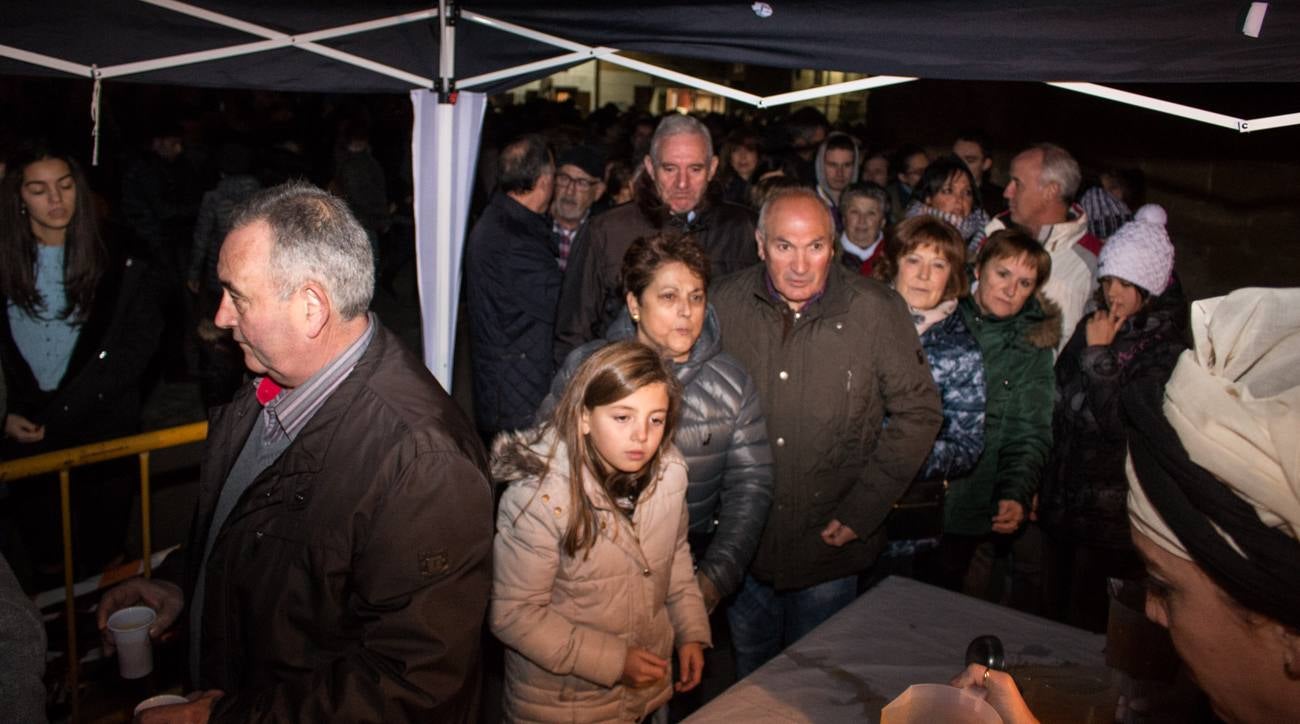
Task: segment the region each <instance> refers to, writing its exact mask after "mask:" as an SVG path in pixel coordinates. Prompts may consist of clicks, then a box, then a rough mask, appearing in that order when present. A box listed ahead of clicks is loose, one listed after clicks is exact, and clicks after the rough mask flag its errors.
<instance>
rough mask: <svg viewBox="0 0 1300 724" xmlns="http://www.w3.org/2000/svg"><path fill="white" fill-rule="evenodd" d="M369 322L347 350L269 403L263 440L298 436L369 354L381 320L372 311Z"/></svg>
mask: <svg viewBox="0 0 1300 724" xmlns="http://www.w3.org/2000/svg"><path fill="white" fill-rule="evenodd" d="M367 322H368V324H367V325H366V331H365V332H364V333H362V335H361V336H360V337H358V338H357V341H355V342H353V343H352V344H351V345H349V346H348V348H347V349H345V350H343V354H340V355H339V356H338V357H335V358H334V359H332V360H330V362H329V364H327V365H325V366H324V367H322V368H321V369H320V370H318V371H317V372H316V374H314V375H312V376H311V378H310V379H308V380H307V381H306V382H304V383H302V384H301V385H299V386H297V387H295V388H293V389H285V390H281V391H280V394H278V395H276V396H275V397H274V398H272V399H271V401H270V402H268V403H266V408H265V414H264V415H262V441H263V442H265V443H272V442H275V441H276V440H278V439H280V436H281V435H286V436H288V438H289V439H290V440H294V439H295V438H297V437H298V433H299V432H301V431H302V429H303V428H304V427H306V425H307V422H308V421H309V420H311V417H312V415H314V414H316V411H317V410H319V409H320V408H321V405H324V404H325V401H326V400H328V399H329V396H330V395H331V394H333V393H334V390H336V389H338V387H339V385H341V384H343V380H346V379H347V378H348V375H349V374H351V373H352V370H353V368H355V367H356V366H357V362H359V361H361V355H363V354H365V352H366V348H367V347H369V346H370V340H371V339H373V338H374V336H375V327H376V326H377V324H378V320H376V319H375V315H374V314H370V315H368V316H367ZM260 383H261V379H258V380H254V384H260Z"/></svg>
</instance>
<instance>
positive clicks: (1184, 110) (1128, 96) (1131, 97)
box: [1048, 83, 1245, 130]
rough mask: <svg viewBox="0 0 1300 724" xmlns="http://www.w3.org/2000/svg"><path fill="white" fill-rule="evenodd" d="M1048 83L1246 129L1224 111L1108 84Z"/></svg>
mask: <svg viewBox="0 0 1300 724" xmlns="http://www.w3.org/2000/svg"><path fill="white" fill-rule="evenodd" d="M1048 85H1050V86H1054V87H1056V88H1062V89H1064V90H1070V91H1074V92H1076V93H1083V94H1085V95H1090V96H1096V97H1098V98H1105V99H1106V100H1110V101H1115V102H1116V103H1123V104H1125V105H1130V106H1137V107H1138V108H1146V109H1147V110H1151V111H1156V112H1159V113H1167V114H1169V115H1171V116H1178V117H1180V118H1187V119H1190V120H1193V121H1200V122H1202V123H1209V124H1210V125H1213V126H1222V127H1223V128H1231V129H1234V130H1244V129H1242V124H1243V123H1245V121H1243V120H1242V119H1240V118H1234V117H1232V116H1227V115H1224V114H1222V113H1215V112H1213V111H1206V110H1202V109H1200V108H1193V107H1192V106H1185V105H1183V104H1181V103H1173V102H1171V101H1162V100H1160V99H1159V98H1151V97H1150V96H1144V95H1141V94H1139V93H1130V92H1128V91H1122V90H1118V89H1116V88H1108V87H1107V86H1104V85H1097V84H1096V83H1048Z"/></svg>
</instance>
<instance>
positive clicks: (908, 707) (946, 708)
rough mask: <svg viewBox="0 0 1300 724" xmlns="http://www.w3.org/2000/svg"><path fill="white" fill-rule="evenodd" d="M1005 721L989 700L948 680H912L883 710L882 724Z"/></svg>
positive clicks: (968, 723)
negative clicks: (941, 682) (927, 681)
mask: <svg viewBox="0 0 1300 724" xmlns="http://www.w3.org/2000/svg"><path fill="white" fill-rule="evenodd" d="M934 722H944V723H945V724H1002V717H1000V716H998V713H997V711H996V710H995V709H994V708H993V707H992V706H989V704H988V702H986V701H984V700H983V699H981V698H980V697H978V696H976V695H975V694H972V693H970V692H968V691H965V690H963V689H958V688H956V687H954V686H948V685H947V684H913V685H911V686H909V687H907V691H904V692H903V693H902V694H900V695H899V696H898V698H897V699H894V700H893V701H891V702H889V704H887V705H886V706H885V708H884V709H882V710H881V711H880V724H932V723H934Z"/></svg>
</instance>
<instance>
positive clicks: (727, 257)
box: [555, 114, 758, 367]
mask: <svg viewBox="0 0 1300 724" xmlns="http://www.w3.org/2000/svg"><path fill="white" fill-rule="evenodd" d="M644 163H645V172H644V174H642V176H641V177H640V179H639V180H638V181H637V187H636V196H635V198H634V200H633V201H632V203H628V204H624V205H622V206H618V207H615V208H613V209H610V210H609V211H606V212H605V213H603V214H601V215H600V216H599V217H597V218H595V219H593V220H592V221H591V223H590V224H588V225H587V226H586V227H585V228H584V229H583V230H582V231H581V232H579V234H578V238H577V239H576V240H574V242H573V248H572V249H571V250H570V251H569V262H568V265H567V267H566V268H565V270H564V288H563V290H562V292H561V294H560V304H559V314H558V316H557V323H556V329H555V364H556V366H557V367H559V366H560V365H562V364H564V358H565V357H567V356H568V354H569V352H571V351H573V349H574V348H575V347H578V346H580V345H582V344H585V343H587V342H590V341H591V340H593V339H597V338H599V337H600V336H601V335H602V334H604V333H605V329H606V328H608V327H609V324H610V323H611V322H613V321H614V317H616V316H618V312H619V310H620V309H622V308H623V283H622V280H621V279H620V278H619V275H620V272H621V269H622V266H623V254H624V253H626V252H627V248H628V247H629V246H631V245H632V242H633V241H636V240H637V239H639V238H641V237H643V236H649V235H651V234H654V233H656V232H659V231H667V230H676V231H681V232H688V231H689V232H691V233H692V234H693V235H694V237H695V239H696V240H697V241H699V243H700V246H702V247H704V250H705V251H706V252H708V254H709V261H710V264H711V266H712V268H713V273H714V274H715V275H717V276H722V275H724V274H729V273H731V272H733V271H736V270H737V269H743V268H745V267H747V266H749V265H751V264H753V263H754V262H755V261H758V257H757V256H755V254H754V245H753V241H754V215H753V213H752V212H751V211H750V210H749V209H747V208H745V207H743V206H740V205H737V204H732V203H728V202H725V201H722V200H721V199H714V198H710V197H709V195H708V193H707V192H708V189H709V182H710V181H711V180H712V179H713V174H714V172H716V171H717V170H718V158H717V156H714V155H713V142H712V139H711V137H710V136H709V129H707V128H705V127H704V124H702V123H700V122H699V121H697V120H695V119H694V118H691V117H690V116H682V115H677V114H672V115H670V116H668V117H667V118H665V119H664V120H663V121H660V123H659V126H658V127H657V128H656V129H655V133H654V136H653V138H651V140H650V154H649V155H648V156H646V158H645V161H644Z"/></svg>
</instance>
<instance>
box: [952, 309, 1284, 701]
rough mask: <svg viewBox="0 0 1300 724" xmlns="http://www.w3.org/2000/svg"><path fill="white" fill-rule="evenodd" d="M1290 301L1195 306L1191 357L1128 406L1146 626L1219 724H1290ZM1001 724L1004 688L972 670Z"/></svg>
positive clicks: (998, 677) (994, 675)
mask: <svg viewBox="0 0 1300 724" xmlns="http://www.w3.org/2000/svg"><path fill="white" fill-rule="evenodd" d="M1297 309H1300V289H1244V290H1240V291H1237V292H1234V293H1233V294H1230V295H1228V296H1226V297H1220V298H1217V299H1210V300H1205V301H1202V302H1197V303H1196V304H1194V305H1193V306H1192V331H1193V334H1194V336H1195V348H1194V349H1193V350H1191V351H1188V352H1186V353H1184V354H1183V356H1182V358H1181V359H1180V360H1179V362H1178V366H1177V367H1176V368H1175V369H1174V373H1173V376H1172V377H1171V378H1170V380H1169V383H1168V385H1167V386H1166V387H1165V389H1164V391H1163V393H1162V392H1161V390H1160V389H1159V388H1156V387H1151V386H1143V387H1140V388H1135V389H1133V390H1131V391H1130V392H1129V393H1127V394H1126V396H1125V399H1124V411H1125V414H1126V419H1127V424H1128V434H1129V453H1130V457H1129V463H1128V466H1127V473H1128V477H1129V481H1130V484H1131V485H1130V490H1129V501H1128V503H1129V518H1130V521H1131V523H1132V526H1133V542H1134V545H1135V546H1136V547H1137V549H1138V552H1139V553H1140V554H1141V556H1142V558H1143V560H1144V562H1145V563H1146V566H1147V571H1148V573H1149V574H1150V580H1151V586H1150V587H1149V592H1148V594H1147V603H1146V611H1147V616H1148V617H1149V618H1150V619H1151V620H1152V621H1155V622H1156V623H1159V624H1160V625H1162V626H1165V627H1166V628H1168V629H1169V634H1170V637H1171V638H1172V639H1173V643H1174V648H1175V649H1176V650H1177V651H1178V655H1179V656H1180V657H1181V658H1182V660H1183V662H1184V663H1185V664H1186V665H1187V668H1188V671H1189V672H1190V673H1191V675H1192V677H1193V679H1195V680H1196V682H1197V683H1198V684H1199V685H1200V686H1201V688H1202V689H1204V691H1205V693H1206V695H1207V696H1208V697H1209V699H1210V702H1211V704H1212V705H1213V708H1214V711H1215V713H1216V714H1217V715H1218V716H1219V717H1221V718H1222V719H1224V720H1225V721H1227V722H1233V723H1236V722H1250V723H1253V722H1269V723H1271V722H1292V721H1300V365H1297V364H1296V363H1297V361H1300V313H1298V312H1297V311H1296V310H1297ZM953 684H954V685H955V686H961V687H977V688H983V689H985V690H986V691H987V692H988V701H989V703H990V704H992V705H993V706H994V707H995V708H996V709H998V710H999V713H1000V714H1001V715H1002V718H1003V720H1004V721H1006V722H1008V723H1009V724H1018V723H1021V722H1032V721H1036V720H1035V719H1034V717H1033V715H1032V714H1031V713H1030V712H1029V709H1028V708H1027V707H1025V705H1024V701H1023V700H1022V699H1020V697H1019V695H1018V694H1017V693H1016V690H1015V685H1014V683H1013V682H1012V681H1011V679H1010V677H1009V676H1007V675H1006V674H1003V673H1000V672H996V671H995V672H987V670H986V669H985V668H984V667H983V666H979V665H972V666H971V667H968V668H967V669H966V670H965V671H963V672H962V673H961V675H959V676H958V677H957V679H956V680H954V682H953Z"/></svg>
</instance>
